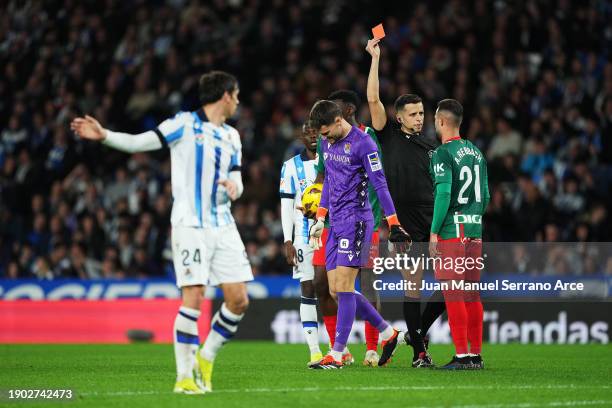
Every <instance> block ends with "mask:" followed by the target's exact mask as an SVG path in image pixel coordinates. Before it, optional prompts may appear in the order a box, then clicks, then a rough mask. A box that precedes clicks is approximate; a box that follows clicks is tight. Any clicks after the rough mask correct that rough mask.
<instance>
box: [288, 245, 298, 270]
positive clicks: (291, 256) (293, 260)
mask: <svg viewBox="0 0 612 408" xmlns="http://www.w3.org/2000/svg"><path fill="white" fill-rule="evenodd" d="M285 259H286V260H287V264H289V265H291V266H296V265H297V251H296V250H295V247H294V246H293V242H291V241H287V242H285Z"/></svg>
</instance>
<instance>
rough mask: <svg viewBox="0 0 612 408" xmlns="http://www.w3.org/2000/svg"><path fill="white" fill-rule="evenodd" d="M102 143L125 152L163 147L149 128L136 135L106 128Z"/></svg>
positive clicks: (145, 150) (146, 150)
mask: <svg viewBox="0 0 612 408" xmlns="http://www.w3.org/2000/svg"><path fill="white" fill-rule="evenodd" d="M102 143H103V144H104V145H106V146H108V147H112V148H113V149H117V150H120V151H122V152H126V153H136V152H148V151H151V150H157V149H160V148H161V147H163V143H160V140H158V138H157V136H156V134H155V132H153V131H150V130H149V131H148V132H144V133H140V134H138V135H132V134H129V133H121V132H113V131H110V130H107V131H106V139H104V141H103V142H102Z"/></svg>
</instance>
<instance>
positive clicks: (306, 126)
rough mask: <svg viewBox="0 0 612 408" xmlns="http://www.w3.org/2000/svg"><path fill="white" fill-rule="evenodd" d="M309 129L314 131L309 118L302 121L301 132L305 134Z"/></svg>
mask: <svg viewBox="0 0 612 408" xmlns="http://www.w3.org/2000/svg"><path fill="white" fill-rule="evenodd" d="M309 129H314V128H313V126H312V120H310V118H308V119H306V120H305V121H304V124H303V125H302V132H304V133H306V132H308V130H309Z"/></svg>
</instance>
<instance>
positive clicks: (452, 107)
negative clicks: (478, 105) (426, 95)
mask: <svg viewBox="0 0 612 408" xmlns="http://www.w3.org/2000/svg"><path fill="white" fill-rule="evenodd" d="M442 111H444V112H448V113H450V114H451V116H452V117H453V118H454V120H455V125H457V127H459V125H461V121H462V120H463V106H461V104H460V103H459V101H458V100H456V99H442V100H441V101H440V102H438V112H442Z"/></svg>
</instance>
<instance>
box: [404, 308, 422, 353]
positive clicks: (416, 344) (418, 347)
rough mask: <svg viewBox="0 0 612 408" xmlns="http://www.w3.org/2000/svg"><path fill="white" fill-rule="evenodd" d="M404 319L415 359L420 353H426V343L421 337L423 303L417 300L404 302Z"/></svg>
mask: <svg viewBox="0 0 612 408" xmlns="http://www.w3.org/2000/svg"><path fill="white" fill-rule="evenodd" d="M404 319H405V320H406V326H408V335H409V336H410V341H411V343H412V344H411V345H412V350H413V351H414V357H415V358H416V357H418V355H419V353H420V352H423V351H425V343H423V336H421V302H420V301H419V300H417V299H410V300H405V301H404Z"/></svg>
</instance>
